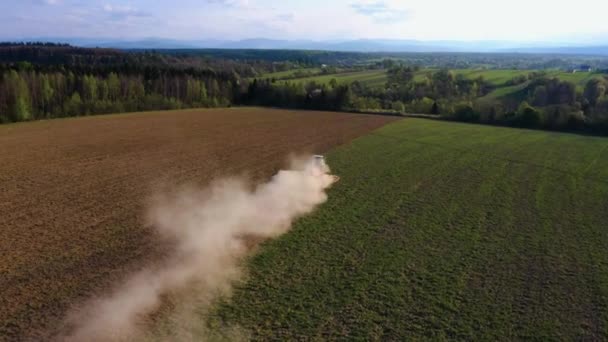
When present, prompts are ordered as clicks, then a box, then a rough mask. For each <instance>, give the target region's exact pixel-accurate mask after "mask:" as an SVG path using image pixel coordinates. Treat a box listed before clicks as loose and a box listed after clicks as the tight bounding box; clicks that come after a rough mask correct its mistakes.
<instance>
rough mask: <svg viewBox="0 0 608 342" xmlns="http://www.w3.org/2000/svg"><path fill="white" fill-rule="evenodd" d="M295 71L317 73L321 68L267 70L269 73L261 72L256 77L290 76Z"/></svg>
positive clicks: (278, 77) (277, 77)
mask: <svg viewBox="0 0 608 342" xmlns="http://www.w3.org/2000/svg"><path fill="white" fill-rule="evenodd" d="M297 72H310V73H318V72H321V68H301V69H292V70H287V71H277V72H269V73H266V74H263V75H262V76H260V77H258V78H276V79H281V78H285V77H292V76H294V74H295V73H297ZM254 78H255V77H254Z"/></svg>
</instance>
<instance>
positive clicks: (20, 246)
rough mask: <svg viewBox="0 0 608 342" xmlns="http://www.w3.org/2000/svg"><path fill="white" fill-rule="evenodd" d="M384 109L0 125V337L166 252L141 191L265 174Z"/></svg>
mask: <svg viewBox="0 0 608 342" xmlns="http://www.w3.org/2000/svg"><path fill="white" fill-rule="evenodd" d="M393 120H396V119H395V118H391V117H386V116H373V115H353V114H342V113H329V112H305V111H288V110H274V109H262V108H238V109H213V110H189V111H175V112H158V113H138V114H122V115H111V116H98V117H88V118H78V119H65V120H64V119H60V120H52V121H41V122H33V123H23V124H13V125H6V126H0V156H1V159H0V340H10V341H14V340H40V339H45V338H48V337H49V336H50V334H52V333H53V330H54V329H56V328H57V327H58V326H59V325H60V323H61V322H62V319H63V317H64V315H65V314H66V312H68V310H69V309H70V307H72V306H74V305H77V304H78V303H80V302H82V301H83V300H84V299H86V298H88V297H90V296H91V295H93V294H100V293H103V292H104V291H108V289H109V288H111V285H112V284H114V283H115V282H116V281H118V280H120V279H122V278H123V277H124V276H125V275H126V274H127V273H128V272H130V271H133V270H135V269H137V268H138V267H141V266H142V265H144V264H146V263H150V262H154V260H159V259H160V258H162V255H163V249H164V247H163V245H162V243H160V241H159V239H158V238H157V237H156V236H155V235H154V233H153V230H152V229H150V227H146V226H145V224H144V223H143V215H144V213H145V207H146V201H147V199H149V198H150V196H152V195H153V194H154V193H155V192H156V191H159V189H161V188H164V187H173V186H176V185H184V184H189V185H194V186H204V185H205V184H207V183H208V182H209V181H211V180H212V179H214V178H217V177H219V176H224V175H247V176H248V177H250V178H252V179H257V180H259V179H264V178H266V177H269V176H271V175H272V174H273V173H274V172H275V171H276V170H277V169H278V168H279V167H281V166H282V165H285V161H286V160H287V157H288V155H289V154H290V153H323V152H325V151H327V150H328V149H330V148H332V147H334V146H337V145H340V144H344V143H346V142H348V141H350V140H352V139H353V138H355V137H358V136H360V135H363V134H365V133H367V132H369V131H371V130H373V129H376V128H378V127H380V126H383V125H384V124H386V123H388V122H391V121H393Z"/></svg>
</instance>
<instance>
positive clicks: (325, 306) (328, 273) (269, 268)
mask: <svg viewBox="0 0 608 342" xmlns="http://www.w3.org/2000/svg"><path fill="white" fill-rule="evenodd" d="M327 158H328V162H329V163H330V166H331V167H332V168H333V170H334V171H335V173H336V174H338V175H340V176H341V177H342V179H341V181H340V182H339V183H338V184H336V186H335V187H334V188H333V189H332V190H331V191H330V194H329V198H330V199H329V201H328V202H327V203H326V204H324V205H323V206H322V207H321V208H320V209H319V210H318V211H317V212H316V213H314V214H313V215H312V216H308V217H305V218H303V219H301V220H299V221H298V223H297V224H296V226H295V227H294V230H293V231H292V232H291V233H289V234H287V235H286V236H284V237H282V238H280V239H278V240H274V241H271V242H268V243H265V244H264V245H263V247H262V249H261V251H260V253H259V254H257V256H255V257H253V258H252V259H250V260H249V262H248V264H249V277H248V280H247V281H246V282H244V283H242V284H240V285H239V286H238V288H237V290H236V291H235V293H234V295H233V297H232V298H231V299H230V300H227V301H225V302H223V303H221V304H220V305H219V307H218V309H217V311H216V313H215V314H214V317H215V320H217V321H219V322H221V323H226V324H228V325H231V326H239V327H241V328H242V329H244V330H246V331H248V333H249V334H250V335H251V337H252V338H254V339H257V340H283V341H285V340H336V339H353V340H410V339H431V340H438V339H448V338H449V339H463V340H514V339H515V340H518V339H535V340H605V339H608V252H607V251H606V246H608V226H607V225H606V222H608V139H605V138H598V137H588V136H580V135H574V134H562V133H549V132H541V131H531V130H519V129H510V128H497V127H489V126H480V125H469V124H461V123H450V122H440V121H432V120H424V119H404V120H401V121H398V122H396V123H393V124H390V125H388V126H385V127H384V128H381V129H380V130H377V131H375V132H374V133H372V134H370V135H367V136H364V137H362V138H359V139H357V140H354V141H353V142H351V143H350V144H347V145H345V146H342V147H340V148H338V149H336V150H334V151H333V152H331V153H329V154H328V156H327ZM215 320H214V321H215ZM217 321H216V322H215V323H218V322H217ZM215 323H214V324H215Z"/></svg>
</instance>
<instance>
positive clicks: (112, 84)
mask: <svg viewBox="0 0 608 342" xmlns="http://www.w3.org/2000/svg"><path fill="white" fill-rule="evenodd" d="M107 84H108V97H109V98H110V101H117V100H118V99H119V98H120V79H119V78H118V75H116V74H115V73H113V72H112V73H110V75H109V76H108V81H107Z"/></svg>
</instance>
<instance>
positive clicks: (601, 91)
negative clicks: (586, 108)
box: [583, 79, 606, 106]
mask: <svg viewBox="0 0 608 342" xmlns="http://www.w3.org/2000/svg"><path fill="white" fill-rule="evenodd" d="M583 94H584V96H585V98H586V99H587V101H589V103H590V104H591V105H592V106H595V105H597V103H598V102H599V101H600V99H601V98H602V97H603V96H604V95H605V94H606V83H605V82H604V81H603V80H600V79H592V80H590V81H589V82H587V84H586V85H585V91H584V92H583Z"/></svg>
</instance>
